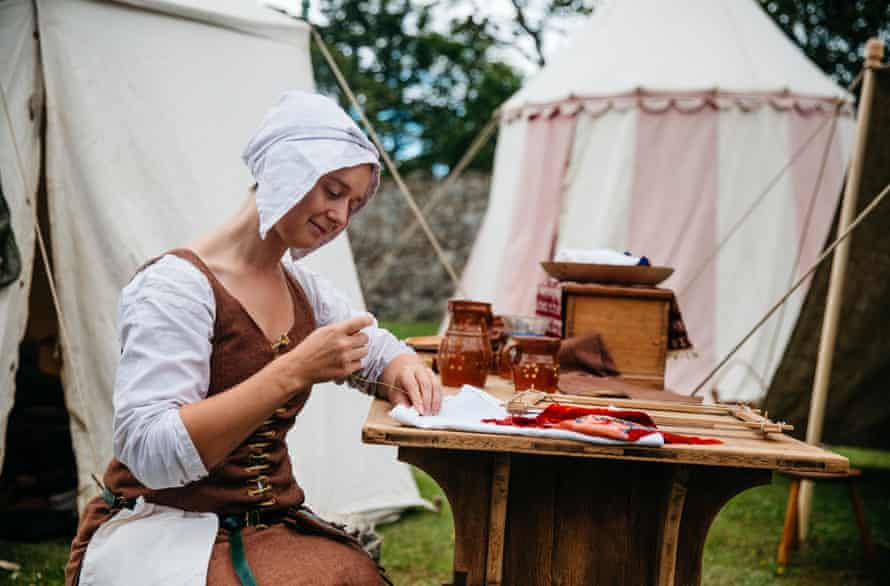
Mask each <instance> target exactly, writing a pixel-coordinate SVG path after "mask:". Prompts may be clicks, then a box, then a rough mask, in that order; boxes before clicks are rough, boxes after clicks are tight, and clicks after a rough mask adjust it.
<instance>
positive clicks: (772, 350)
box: [764, 103, 841, 375]
mask: <svg viewBox="0 0 890 586" xmlns="http://www.w3.org/2000/svg"><path fill="white" fill-rule="evenodd" d="M840 108H841V104H840V103H838V105H837V109H836V110H835V115H834V116H833V117H832V121H831V130H830V131H829V132H828V138H827V139H826V141H825V148H824V149H822V160H821V163H820V165H819V173H818V174H817V175H816V182H815V183H814V184H813V194H812V196H810V201H809V203H808V204H807V213H806V216H805V220H804V223H803V229H802V230H801V231H800V237H799V238H798V242H797V257H796V258H795V259H794V265H793V266H792V267H791V271H790V272H789V273H788V283H787V284H786V285H785V286H786V287H790V286H791V284H792V283H793V282H794V275H796V274H797V271H798V270H800V263H801V261H802V260H803V248H804V244H805V243H806V241H807V236H809V233H810V228H811V224H812V220H813V210H814V209H815V207H816V199H818V197H819V191H820V190H821V189H822V181H823V180H824V178H825V169H826V167H828V154H829V153H830V152H831V146H832V144H833V143H834V135H835V132H837V115H838V114H839V113H840ZM787 308H788V306H787V305H785V304H783V305H782V309H781V311H779V317H778V319H777V322H778V323H777V325H776V327H775V329H774V330H773V335H772V339H771V340H770V344H769V350H767V353H766V357H767V358H766V368H765V369H764V375H765V374H766V373H768V372H770V371H771V370H772V365H773V360H774V359H775V357H776V348H777V345H778V341H779V333H780V332H781V331H782V325H783V324H784V323H785V310H786V309H787Z"/></svg>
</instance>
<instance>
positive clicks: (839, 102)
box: [677, 71, 863, 296]
mask: <svg viewBox="0 0 890 586" xmlns="http://www.w3.org/2000/svg"><path fill="white" fill-rule="evenodd" d="M862 76H863V73H862V71H860V72H859V74H858V75H856V77H855V78H854V79H853V81H851V82H850V84H849V85H848V86H847V91H848V92H852V91H853V90H855V89H856V87H857V86H858V85H859V83H860V82H861V81H862ZM845 103H846V100H845V99H844V98H837V100H836V101H835V111H834V115H833V116H832V120H834V118H836V117H837V115H838V114H839V113H840V111H841V108H843V106H844V104H845ZM828 122H829V119H825V120H823V121H822V124H820V125H819V126H818V127H817V128H816V130H814V131H813V132H812V134H810V135H809V136H808V137H807V139H806V140H805V141H804V142H803V144H801V145H800V146H799V147H798V148H797V150H796V151H794V153H792V154H791V159H789V160H788V162H787V163H786V164H785V165H784V166H783V167H782V168H781V169H779V171H778V173H776V175H775V176H773V178H772V179H770V180H769V181H768V182H767V184H766V187H765V188H764V189H763V191H761V193H760V195H758V196H757V198H756V199H755V200H754V202H752V204H751V206H750V207H748V209H747V210H746V211H745V213H744V214H742V216H741V217H740V218H739V219H738V220H737V221H736V223H735V224H733V226H732V228H730V229H729V231H728V232H727V233H726V236H724V237H723V239H722V240H720V242H718V243H717V246H716V247H715V248H714V250H713V251H712V252H711V254H709V255H708V257H707V258H706V259H705V260H703V261H702V263H701V264H700V265H699V266H698V268H697V269H695V271H694V272H693V273H692V278H690V279H689V280H688V281H687V282H686V284H685V285H683V287H682V288H681V289H679V292H678V293H677V296H682V295H684V294H685V293H686V292H687V291H689V289H690V288H691V287H692V285H693V284H694V283H695V282H696V281H697V280H698V278H699V277H701V276H702V274H703V273H704V272H705V268H707V266H708V265H709V264H710V263H711V261H713V260H714V259H715V258H716V257H717V255H719V254H720V251H721V250H722V249H723V247H724V246H725V245H726V243H727V242H728V241H729V240H730V239H731V238H732V237H733V236H734V235H735V233H736V232H737V231H738V230H739V228H741V227H742V224H744V223H745V222H746V221H747V220H748V218H749V217H750V216H751V214H753V213H754V210H755V209H756V208H757V207H758V206H759V205H760V204H761V203H762V202H763V200H764V198H766V196H767V194H769V192H771V191H772V189H773V188H774V187H775V186H776V185H777V184H778V183H779V179H781V178H782V176H783V175H785V172H786V171H787V170H788V169H790V168H791V166H792V165H793V164H794V162H795V161H797V159H799V158H800V156H801V155H803V153H804V151H805V150H806V149H807V148H808V147H809V146H810V143H811V142H813V139H815V138H816V135H818V134H819V133H820V132H821V131H822V129H823V128H824V127H825V125H826V124H828ZM829 142H830V139H829Z"/></svg>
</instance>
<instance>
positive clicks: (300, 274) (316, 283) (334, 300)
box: [284, 254, 414, 394]
mask: <svg viewBox="0 0 890 586" xmlns="http://www.w3.org/2000/svg"><path fill="white" fill-rule="evenodd" d="M284 265H285V267H287V269H288V271H289V272H290V273H291V274H292V275H293V276H294V278H296V279H297V281H298V282H299V283H300V285H301V286H302V287H303V291H304V292H305V293H306V297H308V298H309V303H310V304H311V305H312V309H313V311H315V320H316V322H317V323H318V326H319V327H321V326H326V325H328V324H333V323H337V322H340V321H343V320H347V319H349V318H351V317H355V316H357V315H365V314H366V313H367V312H364V311H358V310H357V309H355V308H353V307H352V304H351V303H350V302H349V300H348V299H347V298H346V296H345V295H343V293H341V292H340V291H339V290H338V289H337V288H336V287H334V285H333V283H331V282H330V281H328V280H327V279H325V278H324V277H322V276H321V275H319V274H318V273H315V272H313V271H312V270H310V269H308V268H306V267H305V266H303V264H302V263H300V262H298V261H294V260H293V259H292V258H291V257H290V255H289V254H287V255H285V257H284ZM362 331H363V332H364V333H365V334H367V335H368V355H367V356H366V357H365V358H364V359H362V369H361V370H360V371H359V375H360V376H361V378H362V379H365V380H358V379H356V377H355V376H351V377H349V379H348V381H349V384H350V385H351V386H353V387H355V388H356V389H358V390H359V391H361V392H363V393H368V394H374V391H375V387H377V385H373V384H372V383H369V382H367V381H377V379H379V378H380V376H381V375H382V374H383V371H384V369H385V368H386V366H387V365H388V364H389V363H390V362H391V361H392V359H393V358H395V357H396V356H398V355H399V354H414V350H412V349H411V348H410V347H409V346H408V345H406V344H405V343H403V342H401V341H400V340H399V339H398V338H396V337H395V336H393V335H392V334H391V333H390V332H389V331H388V330H385V329H383V328H381V327H379V326H378V324H377V320H376V319H374V324H373V325H371V326H370V327H367V328H365V329H364V330H362Z"/></svg>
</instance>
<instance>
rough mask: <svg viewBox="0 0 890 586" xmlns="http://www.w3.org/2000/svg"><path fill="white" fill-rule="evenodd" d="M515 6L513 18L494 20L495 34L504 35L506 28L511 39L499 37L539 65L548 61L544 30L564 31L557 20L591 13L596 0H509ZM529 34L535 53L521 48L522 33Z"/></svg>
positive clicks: (550, 31)
mask: <svg viewBox="0 0 890 586" xmlns="http://www.w3.org/2000/svg"><path fill="white" fill-rule="evenodd" d="M510 3H511V4H512V5H513V9H514V10H515V15H516V16H515V18H514V19H512V20H507V21H505V22H501V23H495V24H494V26H495V29H496V31H497V32H495V33H494V36H495V37H501V38H504V37H503V31H504V30H506V32H507V34H508V35H509V37H508V38H512V42H509V41H502V43H504V44H507V45H509V46H511V47H513V48H514V49H516V50H518V51H520V52H522V53H523V55H524V57H525V58H526V59H528V60H529V61H532V62H533V63H535V64H536V65H538V66H539V67H543V66H544V65H546V64H547V58H546V56H545V55H544V52H545V51H544V40H545V39H544V37H545V36H546V35H547V33H557V34H564V33H565V31H564V30H562V29H561V28H560V27H559V24H558V22H559V20H560V19H562V18H566V17H576V16H579V15H586V14H590V13H591V12H592V11H593V7H594V4H595V0H548V1H546V2H536V3H535V2H532V1H531V0H510ZM523 36H526V37H528V38H529V39H530V40H531V42H532V44H533V47H534V53H533V54H529V53H528V52H527V51H523V49H522V37H523Z"/></svg>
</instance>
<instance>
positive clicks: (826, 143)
mask: <svg viewBox="0 0 890 586" xmlns="http://www.w3.org/2000/svg"><path fill="white" fill-rule="evenodd" d="M852 133H853V116H852V106H851V97H850V95H849V94H848V93H847V92H846V91H845V90H843V89H842V88H840V87H838V86H837V85H836V84H835V83H834V82H833V81H832V80H831V79H830V78H828V77H827V76H826V75H824V74H823V73H822V72H821V71H820V70H819V69H818V68H817V67H816V66H815V65H814V64H813V63H812V62H810V61H809V60H808V59H807V58H806V56H805V55H804V54H803V53H802V52H801V51H800V50H799V49H798V47H797V46H796V45H794V43H793V42H792V41H791V40H789V39H788V38H787V37H786V36H785V35H784V34H783V33H782V31H781V30H780V29H779V28H778V27H777V26H776V25H775V24H774V23H773V22H772V21H771V20H770V18H769V16H768V15H767V14H765V13H764V12H763V10H762V9H761V8H760V6H759V5H758V4H757V3H756V2H755V1H754V0H744V1H742V0H673V1H672V2H664V1H662V0H634V1H629V0H607V1H605V2H603V3H602V4H601V5H600V6H599V7H598V8H597V9H596V11H595V12H594V14H593V15H592V17H591V18H590V20H589V21H588V22H587V23H586V24H585V25H584V26H583V27H582V28H580V29H579V30H578V31H577V32H576V33H575V34H574V36H573V38H572V39H571V41H570V43H569V44H568V45H567V48H566V49H565V50H564V51H563V52H562V53H560V54H557V55H556V56H554V57H553V59H552V60H551V62H550V63H549V64H548V65H547V66H546V67H545V68H544V69H543V70H542V71H541V72H540V73H539V74H538V75H537V76H536V77H534V78H533V79H531V81H530V82H529V83H528V84H527V85H526V86H525V87H524V88H522V89H521V90H520V91H519V92H518V93H517V94H515V95H514V96H513V97H512V98H510V100H508V101H507V102H506V103H505V104H504V105H503V106H502V108H501V121H500V132H499V135H498V146H497V155H496V158H495V169H494V178H493V184H492V191H491V196H490V202H489V208H488V212H487V214H486V216H485V219H484V221H483V223H482V227H481V229H480V232H479V235H478V237H477V240H476V243H475V245H474V247H473V251H472V253H471V256H470V259H469V261H468V264H467V266H466V268H465V271H464V274H463V277H462V287H463V292H464V294H465V295H467V296H469V297H471V298H478V299H484V300H489V301H492V302H493V304H494V309H495V311H497V312H502V313H530V312H533V311H534V308H535V294H536V290H537V285H538V283H539V282H541V280H542V279H543V278H544V273H543V272H542V270H541V269H540V268H539V266H538V262H539V261H541V260H546V259H550V258H552V256H553V255H554V253H555V252H556V250H558V249H559V248H562V247H568V248H613V249H617V250H630V251H632V252H633V253H634V254H637V255H646V256H648V257H649V258H650V259H651V260H652V262H653V264H658V265H668V266H672V267H674V268H675V269H676V272H675V273H674V275H673V276H672V277H671V278H670V279H669V280H668V281H666V282H665V283H664V284H663V285H662V286H664V287H667V288H671V289H674V290H675V291H676V292H677V293H678V298H679V302H680V307H681V309H682V310H683V311H684V317H685V320H686V324H687V327H688V328H689V331H690V337H691V339H692V341H693V343H694V344H695V346H696V350H697V357H696V358H694V359H693V358H690V359H678V360H672V361H670V363H669V366H668V373H667V386H668V387H669V388H672V389H675V390H677V391H681V392H683V391H686V392H688V391H691V389H692V388H693V387H694V386H695V385H696V384H697V383H698V382H699V381H700V380H701V378H703V377H704V375H705V374H707V373H708V372H709V371H710V370H711V369H712V368H713V367H714V366H715V365H716V363H717V361H718V360H719V359H720V358H721V357H722V356H723V355H725V354H726V353H727V352H728V351H729V350H730V349H731V348H732V347H733V346H734V345H735V344H736V343H737V342H738V341H739V340H740V339H741V337H742V336H743V335H744V334H745V333H746V332H747V331H748V329H749V328H750V327H751V326H752V325H753V324H754V323H755V322H756V321H757V319H758V318H760V316H761V315H762V314H763V313H765V311H766V310H767V309H768V308H769V307H770V306H771V305H772V304H773V303H774V302H775V301H776V300H777V299H778V298H779V297H780V296H781V295H782V294H783V293H784V292H785V290H787V289H788V287H789V286H790V285H791V284H792V282H793V280H794V279H795V278H796V277H797V276H798V275H799V274H800V273H802V272H803V271H805V270H806V268H807V267H808V266H809V265H810V263H811V262H812V261H813V260H814V259H815V258H816V257H817V256H818V254H819V252H820V251H821V248H822V246H823V245H824V243H825V239H826V236H827V234H828V230H829V226H830V224H831V221H832V217H833V214H834V210H835V207H836V205H837V201H838V197H839V194H840V190H841V184H842V181H843V175H844V169H845V166H846V163H847V161H848V156H849V152H850V149H851V141H852ZM823 161H824V165H823ZM823 167H824V168H823ZM805 293H806V292H805V290H800V291H799V292H798V293H797V294H796V295H795V296H794V297H793V298H791V300H790V301H789V303H788V304H787V306H786V308H785V309H784V311H783V312H781V313H780V314H777V315H776V316H774V317H773V318H772V319H771V320H770V321H769V322H768V323H767V324H766V325H765V327H763V328H762V329H761V330H760V331H759V332H758V334H757V335H756V336H755V337H754V338H752V339H751V341H749V342H748V344H746V346H745V347H744V348H743V349H742V351H741V352H740V353H739V354H737V355H736V356H735V358H734V359H733V360H732V361H730V362H729V363H728V364H727V365H726V367H724V369H723V370H722V371H721V373H719V375H718V376H717V378H716V379H715V380H716V383H715V384H716V386H717V388H718V389H719V391H720V394H721V397H724V398H731V399H738V400H751V399H757V398H760V397H761V396H762V395H763V394H765V392H766V388H767V387H768V385H769V381H770V379H771V377H772V374H773V372H774V371H775V368H776V366H777V364H778V361H779V358H780V357H781V355H782V352H783V349H784V347H785V345H786V343H787V341H788V337H789V336H790V333H791V330H792V327H793V325H794V323H795V320H796V319H797V316H798V313H799V310H800V305H801V302H802V300H803V298H804V295H805Z"/></svg>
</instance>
